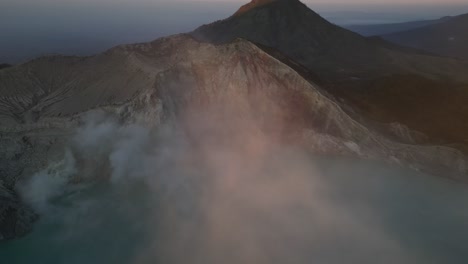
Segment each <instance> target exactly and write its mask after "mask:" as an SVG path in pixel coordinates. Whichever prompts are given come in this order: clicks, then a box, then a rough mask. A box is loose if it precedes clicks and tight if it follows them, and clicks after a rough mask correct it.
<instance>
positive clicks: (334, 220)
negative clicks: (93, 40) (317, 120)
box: [22, 104, 414, 264]
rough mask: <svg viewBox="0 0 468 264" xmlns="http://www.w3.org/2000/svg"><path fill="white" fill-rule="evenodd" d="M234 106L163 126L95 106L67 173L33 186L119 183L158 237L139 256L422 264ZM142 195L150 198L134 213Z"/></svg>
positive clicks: (150, 236)
mask: <svg viewBox="0 0 468 264" xmlns="http://www.w3.org/2000/svg"><path fill="white" fill-rule="evenodd" d="M234 105H242V104H232V105H228V106H227V105H222V106H219V105H216V107H214V106H210V107H203V108H198V106H197V107H194V108H187V111H186V112H184V113H183V115H182V116H180V119H178V120H172V122H169V123H168V124H167V125H166V126H163V127H160V128H159V129H149V128H146V127H144V126H139V125H123V124H120V123H119V122H118V121H117V120H116V119H113V118H112V117H109V116H107V115H105V114H103V113H97V114H96V113H94V114H92V115H90V116H88V117H87V118H86V120H87V121H86V123H85V124H84V125H83V126H82V127H81V128H80V129H79V130H78V131H77V133H76V135H75V136H74V138H73V140H72V141H71V143H70V146H69V148H70V151H68V152H67V154H66V156H65V159H64V161H63V162H62V163H60V164H58V165H56V166H54V167H55V168H57V169H56V170H57V172H58V171H60V176H57V173H56V172H55V170H51V169H49V170H47V171H44V172H40V173H38V174H37V175H35V176H33V177H32V178H31V180H30V181H29V182H28V183H27V184H26V185H25V186H23V188H22V193H23V195H24V197H25V198H26V200H28V201H31V202H32V203H33V204H36V208H39V209H41V208H44V206H45V205H46V204H47V202H48V201H49V200H50V199H51V198H54V197H57V196H59V195H60V191H63V190H64V189H66V188H65V185H66V184H73V183H74V182H78V183H79V182H89V181H91V182H93V181H96V182H105V183H106V184H107V185H109V186H108V188H114V189H116V190H117V193H118V196H117V197H118V201H119V202H121V203H122V204H125V206H124V207H122V208H125V215H126V217H128V218H130V219H132V220H131V221H130V223H132V224H133V223H139V224H140V225H143V226H144V230H145V234H146V236H147V237H146V238H145V239H146V241H147V242H148V243H146V244H145V245H143V246H141V247H139V248H138V249H137V251H136V253H135V256H134V257H133V258H132V260H131V261H130V263H132V264H133V263H135V264H140V263H164V264H171V263H175V264H176V263H193V264H197V263H200V264H202V263H203V264H211V263H213V264H215V263H225V264H230V263H252V264H253V263H255V264H263V263H264V264H267V263H268V264H274V263H346V262H351V263H413V261H414V259H413V257H414V256H412V255H411V254H408V252H406V250H405V249H403V248H402V246H401V245H400V244H399V243H398V241H397V240H395V239H393V238H392V236H391V235H390V234H389V233H388V232H387V231H386V230H385V228H384V227H383V225H382V223H381V220H380V218H379V216H376V215H373V214H372V212H371V211H369V210H368V208H365V207H364V208H359V206H356V207H353V208H346V207H343V206H342V205H341V203H340V201H338V200H336V198H335V197H333V195H332V194H333V193H334V189H336V187H335V186H333V185H332V184H330V182H329V181H328V179H326V178H325V177H323V176H322V175H321V174H320V170H318V169H317V168H316V167H315V165H316V163H314V162H313V161H312V157H311V155H310V154H308V153H307V152H306V151H304V150H301V149H300V148H298V147H297V146H288V145H285V144H283V143H282V142H281V140H279V139H278V138H277V137H276V135H277V134H276V133H275V132H274V131H273V133H270V132H269V131H267V132H265V131H264V129H263V127H262V125H263V124H261V123H260V122H258V120H257V118H258V116H255V115H253V114H251V113H250V110H249V109H248V108H247V109H245V108H243V109H241V110H239V108H238V107H237V106H234ZM229 107H233V108H232V109H230V108H229ZM271 120H273V122H278V123H276V124H275V125H272V124H267V126H268V127H281V126H283V125H284V124H282V123H281V122H279V121H278V119H275V118H273V119H270V120H267V122H268V121H271ZM343 171H344V172H345V170H343ZM142 184H143V185H144V188H140V186H141V185H142ZM143 191H144V192H147V194H146V195H145V197H146V198H145V199H146V202H148V204H149V206H146V207H144V210H138V209H135V208H138V207H139V206H142V205H141V204H133V203H132V202H131V201H133V200H134V199H133V196H135V195H140V194H141V192H143ZM98 217H99V216H98V215H97V216H94V217H93V221H97V220H96V218H98ZM74 221H76V220H74ZM74 225H75V226H76V225H85V223H83V222H80V223H74ZM117 237H118V236H117ZM381 256H385V257H383V258H382V257H381Z"/></svg>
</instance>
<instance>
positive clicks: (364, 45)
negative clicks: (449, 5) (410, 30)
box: [191, 0, 468, 151]
mask: <svg viewBox="0 0 468 264" xmlns="http://www.w3.org/2000/svg"><path fill="white" fill-rule="evenodd" d="M442 24H443V23H440V24H439V25H442ZM437 26H438V25H437ZM191 34H192V35H193V36H195V37H196V38H197V39H200V40H202V41H207V42H211V43H226V42H229V41H231V40H233V39H235V38H238V37H241V38H245V39H248V40H250V41H253V42H255V43H258V44H261V45H262V46H264V47H267V49H265V50H267V51H268V52H270V53H271V54H280V53H282V54H284V55H285V57H289V58H291V59H292V60H293V61H296V62H298V63H299V64H301V65H303V66H305V67H306V68H307V69H308V70H309V71H311V72H312V73H313V74H314V75H316V76H317V77H318V79H320V80H322V83H323V87H324V88H325V89H326V90H327V91H328V92H330V93H331V94H333V95H334V96H335V97H337V98H341V99H342V100H343V101H345V102H346V104H348V105H351V108H352V109H354V110H355V111H358V112H359V113H360V114H361V115H363V116H365V117H366V118H368V119H372V120H375V121H377V122H385V123H387V122H397V123H402V124H404V125H406V126H408V127H409V128H411V129H412V130H416V131H419V132H421V133H423V134H425V135H427V136H428V137H429V138H430V140H427V141H422V142H420V143H428V144H435V143H437V144H450V145H456V146H457V148H458V149H460V150H462V151H466V150H467V149H468V148H466V145H467V144H468V138H467V137H466V135H467V132H468V131H467V130H466V127H465V126H464V125H462V124H466V123H467V122H468V114H467V112H466V111H464V110H465V103H463V102H464V101H463V100H461V99H460V98H467V96H468V89H465V88H466V87H468V77H467V76H468V75H467V74H466V73H467V72H468V63H467V62H466V61H462V60H457V59H451V58H444V57H440V56H436V55H430V54H428V53H424V52H420V51H417V50H414V49H411V48H405V47H401V46H397V45H393V44H391V43H388V42H386V41H384V40H382V39H376V38H365V37H362V36H360V35H358V34H356V33H353V32H351V31H348V30H346V29H343V28H340V27H338V26H336V25H333V24H331V23H329V22H328V21H326V20H325V19H323V18H322V17H320V16H319V15H318V14H317V13H315V12H314V11H312V10H310V9H309V8H308V7H307V6H306V5H304V4H303V3H301V2H300V1H299V0H258V1H252V2H251V3H249V4H247V5H244V6H243V7H241V9H239V11H238V12H236V13H235V14H234V15H232V16H231V17H229V18H227V19H224V20H221V21H217V22H215V23H212V24H208V25H204V26H201V27H200V28H198V29H196V30H195V31H194V32H192V33H191ZM428 42H430V41H428ZM272 50H273V52H272ZM274 50H276V52H275V51H274ZM275 56H276V55H275ZM389 80H392V81H390V82H389ZM415 83H416V84H417V85H415ZM427 87H429V89H426V88H427ZM395 91H398V95H397V96H395ZM415 95H420V96H415ZM398 98H400V99H401V98H405V101H404V103H403V104H400V100H399V99H398ZM440 98H443V100H439V99H440ZM406 99H407V100H406ZM447 106H449V107H447ZM415 109H417V110H418V111H415ZM401 113H404V116H402V114H401ZM434 116H437V121H436V122H433V121H431V120H433V119H435V118H434ZM429 124H430V125H429Z"/></svg>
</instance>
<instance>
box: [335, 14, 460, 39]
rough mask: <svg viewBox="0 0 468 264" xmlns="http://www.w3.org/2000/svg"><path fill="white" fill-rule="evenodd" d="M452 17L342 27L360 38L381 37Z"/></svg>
mask: <svg viewBox="0 0 468 264" xmlns="http://www.w3.org/2000/svg"><path fill="white" fill-rule="evenodd" d="M451 18H452V17H450V16H446V17H443V18H440V19H433V20H419V21H409V22H402V23H387V24H365V25H359V24H357V25H343V27H344V28H346V29H348V30H351V31H353V32H356V33H358V34H360V35H362V36H365V37H370V36H381V35H386V34H392V33H397V32H401V31H407V30H411V29H415V28H420V27H424V26H429V25H434V24H438V23H442V22H444V21H447V20H450V19H451Z"/></svg>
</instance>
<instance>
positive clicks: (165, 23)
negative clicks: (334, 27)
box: [0, 0, 468, 63]
mask: <svg viewBox="0 0 468 264" xmlns="http://www.w3.org/2000/svg"><path fill="white" fill-rule="evenodd" d="M246 2H248V0H170V1H169V0H0V63H5V62H6V63H21V62H24V61H27V60H29V59H32V58H34V57H37V56H40V55H46V54H51V53H54V54H55V53H60V54H66V55H91V54H95V53H99V52H102V51H104V50H106V49H109V48H111V47H113V46H116V45H118V44H125V43H135V42H145V41H151V40H153V39H156V38H158V37H162V36H167V35H171V34H176V33H183V32H189V31H191V30H193V29H195V28H196V27H198V26H200V25H202V24H207V23H210V22H213V21H216V20H219V19H223V18H226V17H228V16H230V15H231V14H233V13H234V12H235V11H236V10H237V9H238V8H239V7H240V6H241V5H242V4H244V3H246ZM304 2H305V3H306V4H307V5H308V6H309V7H311V8H312V9H314V10H315V11H317V12H318V13H319V14H321V15H322V16H323V17H325V18H326V19H328V20H330V21H331V22H333V23H336V24H338V25H345V24H374V23H392V22H404V21H410V20H421V19H435V18H439V17H442V16H446V15H457V14H461V13H468V0H445V1H444V2H443V4H441V0H392V1H388V0H306V1H304ZM449 2H450V3H451V4H449Z"/></svg>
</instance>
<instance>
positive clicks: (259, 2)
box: [234, 0, 300, 16]
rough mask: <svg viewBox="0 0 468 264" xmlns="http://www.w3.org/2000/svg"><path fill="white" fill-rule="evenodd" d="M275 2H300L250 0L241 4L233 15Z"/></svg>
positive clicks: (293, 0) (294, 1) (291, 1)
mask: <svg viewBox="0 0 468 264" xmlns="http://www.w3.org/2000/svg"><path fill="white" fill-rule="evenodd" d="M275 2H282V3H300V1H299V0H252V1H251V2H250V3H248V4H245V5H243V6H241V7H240V8H239V10H237V12H236V13H234V16H237V15H242V14H244V13H246V12H248V11H250V10H252V9H255V8H258V7H261V6H265V5H268V4H272V3H275Z"/></svg>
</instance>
